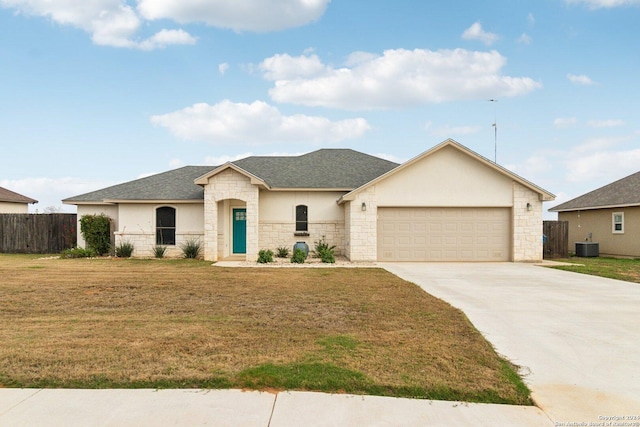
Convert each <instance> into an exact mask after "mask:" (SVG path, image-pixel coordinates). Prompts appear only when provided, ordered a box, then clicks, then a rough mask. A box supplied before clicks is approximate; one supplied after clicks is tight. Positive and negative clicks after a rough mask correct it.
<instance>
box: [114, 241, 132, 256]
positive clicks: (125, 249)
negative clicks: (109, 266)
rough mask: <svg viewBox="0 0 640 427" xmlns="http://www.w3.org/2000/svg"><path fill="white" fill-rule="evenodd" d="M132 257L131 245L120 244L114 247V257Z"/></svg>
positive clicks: (127, 243) (129, 243)
mask: <svg viewBox="0 0 640 427" xmlns="http://www.w3.org/2000/svg"><path fill="white" fill-rule="evenodd" d="M131 255H133V243H131V242H122V243H120V244H119V245H118V246H116V256H117V257H118V258H131Z"/></svg>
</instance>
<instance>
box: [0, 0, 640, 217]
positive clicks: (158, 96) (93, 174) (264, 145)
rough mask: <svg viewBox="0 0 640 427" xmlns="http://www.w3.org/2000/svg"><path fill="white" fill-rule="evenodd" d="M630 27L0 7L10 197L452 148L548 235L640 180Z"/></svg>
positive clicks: (624, 1)
mask: <svg viewBox="0 0 640 427" xmlns="http://www.w3.org/2000/svg"><path fill="white" fill-rule="evenodd" d="M638 22H640V0H519V1H515V2H514V1H513V0H495V1H476V2H469V1H467V0H450V1H447V2H426V1H423V2H417V1H415V0H394V1H378V0H343V1H338V0H333V1H331V0H209V1H206V0H0V144H1V146H2V150H1V153H2V154H1V155H0V186H2V187H5V188H8V189H10V190H12V191H15V192H18V193H20V194H23V195H25V196H28V197H31V198H34V199H37V200H39V203H38V204H35V205H31V207H30V211H31V212H36V211H37V212H44V211H58V212H75V206H72V205H64V204H63V203H62V199H65V198H68V197H72V196H76V195H79V194H82V193H86V192H89V191H94V190H97V189H101V188H104V187H107V186H110V185H114V184H118V183H122V182H126V181H130V180H134V179H137V178H141V177H144V176H148V175H151V174H154V173H159V172H164V171H167V170H170V169H174V168H178V167H181V166H185V165H212V166H215V165H220V164H223V163H224V162H226V161H231V160H236V159H238V158H242V157H246V156H249V155H299V154H303V153H307V152H310V151H314V150H317V149H320V148H351V149H354V150H358V151H361V152H365V153H368V154H372V155H375V156H379V157H383V158H386V159H389V160H393V161H396V162H403V161H406V160H409V159H411V158H413V157H415V156H417V155H419V154H421V153H423V152H424V151H427V150H429V149H430V148H432V147H434V146H436V145H437V144H439V143H441V142H442V141H444V140H446V139H447V138H452V139H454V140H456V141H457V142H459V143H461V144H463V145H465V146H467V147H468V148H470V149H471V150H473V151H475V152H477V153H479V154H480V155H482V156H484V157H486V158H488V159H490V160H493V161H496V162H497V163H498V164H500V165H502V166H504V167H506V168H507V169H509V170H511V171H513V172H515V173H516V174H518V175H520V176H522V177H523V178H525V179H527V180H529V181H531V182H533V183H535V184H537V185H538V186H540V187H542V188H544V189H545V190H547V191H549V192H551V193H553V194H555V195H556V200H555V201H554V202H547V203H545V206H544V209H545V214H544V216H545V218H546V219H554V218H555V214H553V213H548V212H546V210H547V209H548V208H550V207H552V206H554V205H556V204H559V203H562V202H564V201H567V200H570V199H572V198H574V197H577V196H579V195H581V194H584V193H586V192H588V191H591V190H594V189H596V188H599V187H601V186H603V185H605V184H608V183H610V182H612V181H614V180H617V179H620V178H623V177H625V176H627V175H630V174H632V173H635V172H637V171H638V170H640V114H639V113H640V108H639V105H640V101H639V100H640V85H639V84H638V79H639V76H640V48H639V47H638V40H640V26H639V25H638ZM452 173H464V171H463V170H460V171H452ZM443 179H446V178H445V177H443Z"/></svg>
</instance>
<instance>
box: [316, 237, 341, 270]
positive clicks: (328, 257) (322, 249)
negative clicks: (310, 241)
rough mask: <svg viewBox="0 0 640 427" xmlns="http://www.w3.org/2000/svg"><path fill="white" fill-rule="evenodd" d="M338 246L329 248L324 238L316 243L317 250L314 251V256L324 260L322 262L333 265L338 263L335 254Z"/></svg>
mask: <svg viewBox="0 0 640 427" xmlns="http://www.w3.org/2000/svg"><path fill="white" fill-rule="evenodd" d="M335 248H336V246H335V245H333V246H329V244H328V243H327V242H326V241H325V240H324V236H323V237H322V239H320V240H319V241H317V242H315V250H314V251H313V253H314V255H315V256H317V257H318V258H320V259H321V260H322V262H325V263H330V264H333V263H335V262H336V257H335V254H334V250H335Z"/></svg>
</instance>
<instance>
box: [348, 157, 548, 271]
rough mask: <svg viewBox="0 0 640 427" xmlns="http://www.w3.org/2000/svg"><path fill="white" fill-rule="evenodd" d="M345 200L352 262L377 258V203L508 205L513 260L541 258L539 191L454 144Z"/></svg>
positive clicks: (466, 205)
mask: <svg viewBox="0 0 640 427" xmlns="http://www.w3.org/2000/svg"><path fill="white" fill-rule="evenodd" d="M362 203H365V205H366V210H364V211H363V210H362ZM527 203H529V204H530V209H527ZM345 205H348V206H346V207H345V208H346V209H347V210H348V214H346V215H345V217H349V218H350V225H349V226H347V227H346V236H345V254H346V255H347V257H348V258H349V259H351V260H353V261H372V260H375V259H377V239H376V231H377V208H378V207H511V208H512V219H511V224H509V226H510V227H511V229H512V244H511V246H512V256H511V258H512V260H513V261H517V262H523V261H524V262H531V261H539V260H541V259H542V202H541V201H540V199H539V196H538V194H537V193H536V192H534V191H532V190H530V189H528V188H527V187H525V186H523V185H521V184H519V183H517V182H515V181H514V180H512V179H511V178H509V177H508V176H506V175H504V174H502V173H500V172H498V171H496V170H494V169H492V168H490V167H488V166H486V165H484V164H482V163H481V162H479V161H478V160H476V159H474V158H472V157H470V156H469V155H467V154H465V153H462V152H460V151H459V150H457V149H455V148H453V147H445V148H443V149H442V150H440V151H438V152H435V153H433V154H431V155H429V156H428V157H426V158H423V159H421V160H419V161H417V162H416V163H413V164H412V165H409V166H408V167H406V168H404V169H403V170H400V171H398V172H397V173H395V174H394V175H392V176H390V177H388V178H387V179H385V180H382V181H380V182H378V183H376V184H375V185H372V186H370V187H368V188H367V189H366V190H364V191H361V192H359V193H357V194H356V196H355V200H353V201H350V202H348V203H345Z"/></svg>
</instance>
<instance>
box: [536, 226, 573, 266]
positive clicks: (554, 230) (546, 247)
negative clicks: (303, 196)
mask: <svg viewBox="0 0 640 427" xmlns="http://www.w3.org/2000/svg"><path fill="white" fill-rule="evenodd" d="M542 234H543V235H544V238H543V239H544V243H543V245H542V249H543V258H545V259H551V258H568V257H569V221H542Z"/></svg>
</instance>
